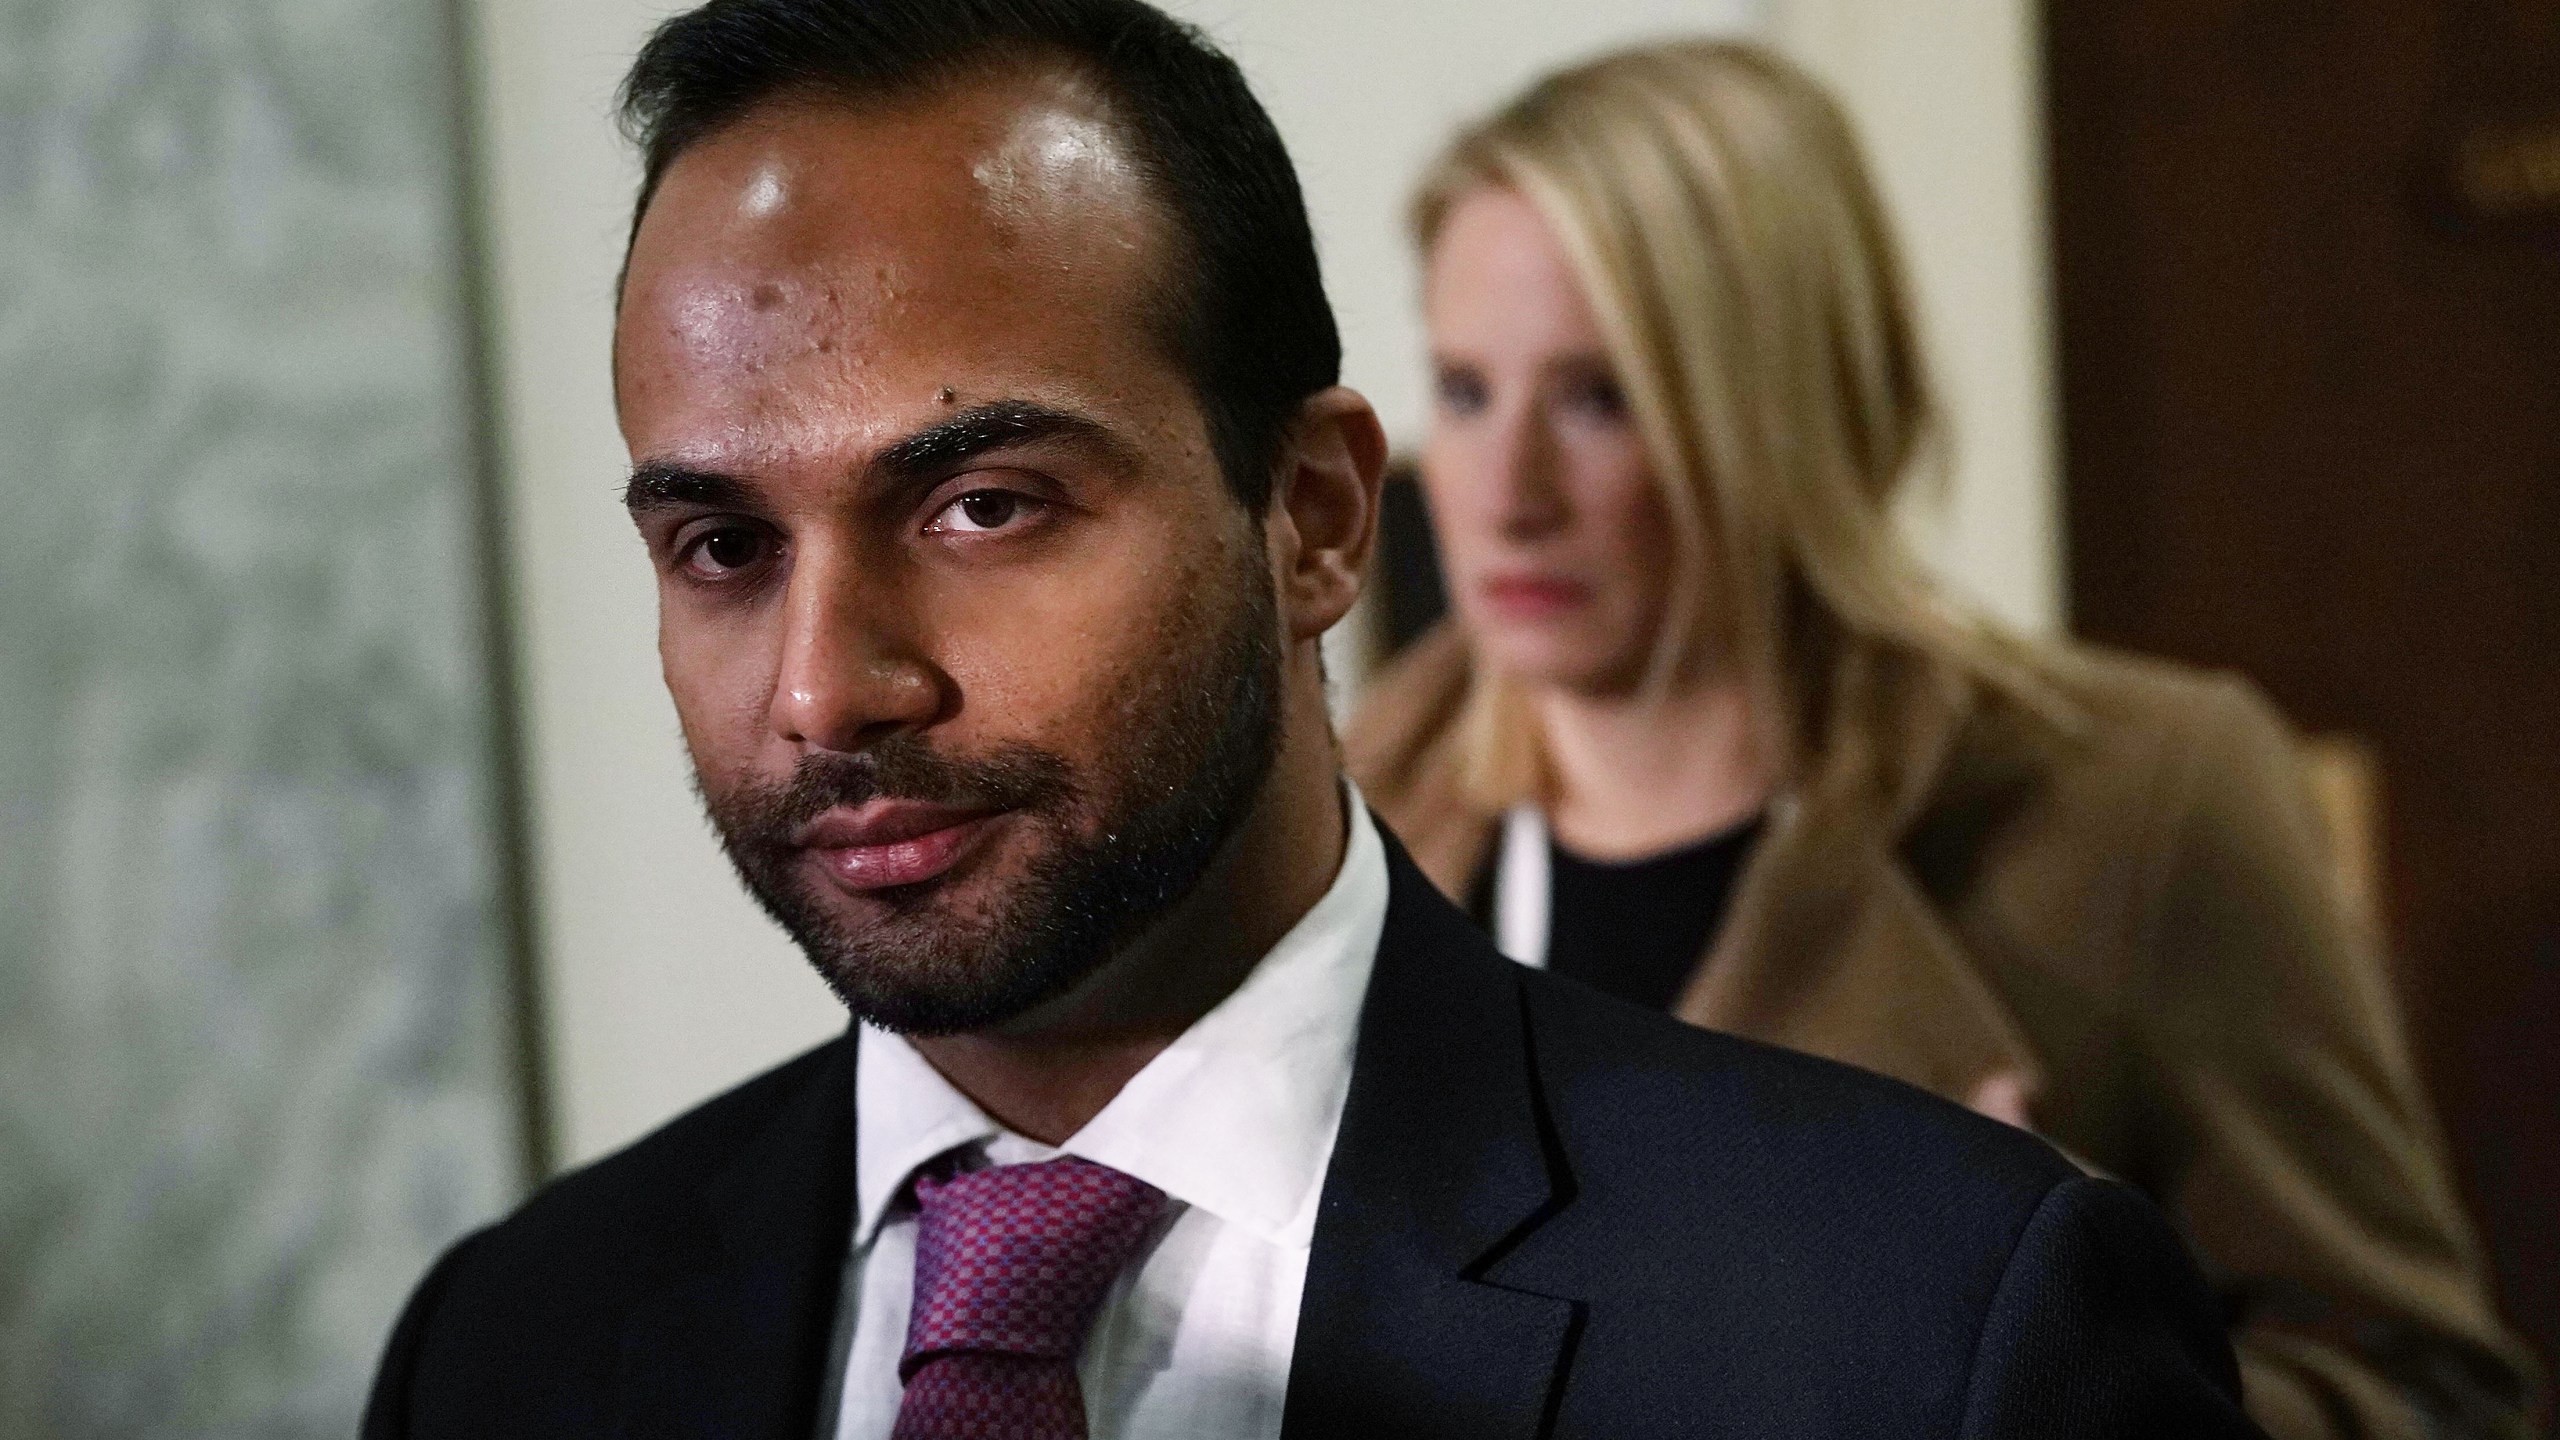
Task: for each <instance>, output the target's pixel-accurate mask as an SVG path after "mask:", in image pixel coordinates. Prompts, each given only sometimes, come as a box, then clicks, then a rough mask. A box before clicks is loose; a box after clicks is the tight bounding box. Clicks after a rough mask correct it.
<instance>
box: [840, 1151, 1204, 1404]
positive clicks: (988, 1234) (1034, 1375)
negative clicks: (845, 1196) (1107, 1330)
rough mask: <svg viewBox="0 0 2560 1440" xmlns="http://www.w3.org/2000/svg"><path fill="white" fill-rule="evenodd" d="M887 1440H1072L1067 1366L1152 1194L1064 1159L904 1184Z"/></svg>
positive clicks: (1072, 1378) (1072, 1395) (1158, 1197)
mask: <svg viewBox="0 0 2560 1440" xmlns="http://www.w3.org/2000/svg"><path fill="white" fill-rule="evenodd" d="M916 1205H917V1207H918V1209H919V1211H920V1212H921V1213H920V1214H919V1215H918V1217H917V1227H916V1283H915V1308H914V1311H913V1313H912V1314H911V1315H910V1316H909V1318H908V1321H907V1352H906V1356H905V1358H904V1359H901V1360H900V1361H899V1362H898V1376H899V1378H900V1379H903V1380H904V1381H906V1382H907V1393H906V1398H905V1399H904V1400H902V1401H900V1402H899V1405H898V1424H897V1428H895V1429H894V1430H892V1431H890V1440H1085V1428H1084V1390H1083V1388H1082V1387H1081V1386H1079V1385H1077V1383H1076V1355H1077V1352H1079V1351H1081V1350H1083V1349H1084V1338H1085V1332H1086V1331H1087V1330H1090V1329H1091V1328H1093V1317H1094V1315H1095V1313H1096V1312H1098V1311H1099V1310H1101V1308H1102V1297H1103V1294H1104V1292H1106V1291H1108V1290H1109V1289H1110V1288H1111V1281H1112V1279H1113V1277H1115V1276H1117V1275H1118V1274H1119V1273H1120V1271H1121V1268H1122V1267H1123V1266H1125V1265H1127V1264H1128V1263H1129V1259H1130V1257H1131V1256H1132V1255H1134V1254H1136V1253H1137V1249H1138V1243H1139V1241H1141V1240H1143V1239H1145V1238H1146V1234H1147V1231H1148V1229H1149V1227H1151V1226H1152V1225H1154V1223H1155V1221H1156V1217H1157V1216H1159V1215H1161V1214H1163V1213H1164V1206H1165V1197H1164V1192H1163V1191H1161V1190H1158V1189H1157V1188H1156V1187H1154V1186H1153V1185H1150V1184H1148V1183H1146V1182H1145V1181H1143V1180H1139V1179H1137V1178H1135V1177H1133V1176H1128V1175H1123V1174H1121V1173H1120V1172H1119V1171H1117V1170H1114V1169H1112V1168H1111V1167H1110V1166H1108V1165H1096V1164H1094V1163H1093V1162H1092V1161H1090V1160H1078V1159H1076V1158H1074V1157H1073V1156H1068V1157H1065V1158H1062V1159H1057V1160H1048V1161H1043V1162H1042V1163H1040V1164H1037V1165H999V1166H996V1167H994V1168H992V1169H987V1170H978V1171H973V1172H971V1173H969V1174H966V1175H958V1176H954V1177H952V1178H951V1179H948V1180H942V1181H936V1180H933V1179H930V1178H919V1179H918V1180H917V1181H916Z"/></svg>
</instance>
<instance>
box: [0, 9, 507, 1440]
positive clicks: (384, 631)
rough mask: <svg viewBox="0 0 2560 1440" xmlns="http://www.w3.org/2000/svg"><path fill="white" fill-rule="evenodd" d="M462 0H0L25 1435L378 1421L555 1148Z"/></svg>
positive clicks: (9, 1011)
mask: <svg viewBox="0 0 2560 1440" xmlns="http://www.w3.org/2000/svg"><path fill="white" fill-rule="evenodd" d="M447 4H448V0H5V3H0V1440H19V1437H33V1436H46V1437H64V1440H77V1437H88V1436H159V1435H182V1434H183V1435H189V1436H277V1437H288V1436H290V1437H299V1436H305V1435H309V1436H321V1435H345V1434H347V1433H349V1432H350V1431H351V1429H352V1427H353V1423H354V1418H355V1414H356V1411H357V1408H358V1407H359V1405H360V1404H361V1401H362V1396H363V1390H364V1386H365V1383H366V1381H367V1379H368V1377H369V1374H370V1371H371V1367H372V1363H373V1360H374V1357H375V1355H376V1353H377V1351H378V1348H379V1346H380V1344H381V1341H382V1338H383V1335H384V1332H385V1330H386V1329H387V1327H388V1325H389V1323H390V1320H391V1318H392V1315H393V1312H394V1310H395V1309H396V1307H397V1305H398V1303H399V1301H400V1299H401V1297H402V1296H403V1295H404V1293H405V1292H406V1290H407V1288H408V1287H409V1286H410V1285H411V1284H412V1283H413V1282H414V1281H415V1280H416V1278H417V1276H418V1274H419V1273H420V1271H421V1270H422V1269H423V1268H424V1267H425V1265H426V1264H427V1263H428V1262H429V1261H430V1260H431V1258H432V1257H433V1255H434V1253H435V1252H436V1250H437V1249H438V1248H440V1247H441V1245H442V1244H443V1243H444V1242H446V1241H447V1240H449V1239H450V1238H451V1237H452V1236H454V1235H455V1234H457V1233H458V1232H459V1231H461V1230H462V1229H464V1228H466V1227H467V1226H469V1225H471V1224H473V1223H475V1222H477V1221H479V1220H481V1219H483V1218H486V1217H488V1216H489V1215H491V1214H493V1213H494V1212H496V1211H498V1210H499V1209H502V1208H503V1207H504V1206H505V1204H506V1203H507V1202H508V1201H509V1200H510V1199H511V1198H512V1197H513V1196H514V1195H516V1194H517V1193H518V1192H519V1190H520V1188H521V1186H522V1184H523V1182H524V1179H525V1171H526V1163H527V1162H526V1150H527V1147H526V1143H525V1126H526V1123H527V1122H526V1109H527V1107H526V1104H525V1097H524V1093H523V1090H522V1084H523V1081H522V1074H523V1067H522V1065H521V1059H522V1056H521V1053H520V1051H521V1045H520V1041H519V1033H520V1032H519V1029H518V1027H517V1022H516V1018H515V1013H514V1009H513V1006H514V1003H515V1002H514V999H513V991H514V981H513V976H514V969H515V967H514V963H513V958H512V957H513V954H514V950H515V946H514V942H513V940H512V938H511V937H512V936H513V935H514V933H515V932H516V929H517V927H516V926H515V925H514V924H513V923H512V922H511V920H510V912H511V904H510V901H509V898H508V897H509V894H510V891H509V888H508V887H509V883H510V877H509V875H508V873H507V870H506V859H505V857H506V855H507V846H506V845H505V843H504V840H505V834H506V828H505V826H504V825H503V824H502V818H503V807H502V799H503V794H504V787H503V786H502V785H501V783H500V772H499V770H498V768H497V765H496V763H495V757H496V756H497V755H498V754H499V746H498V745H497V743H496V733H495V730H494V728H493V726H494V721H495V717H496V715H497V712H498V706H497V705H496V704H495V703H494V701H493V698H492V694H493V685H492V677H493V676H494V675H495V674H497V673H498V672H497V670H496V668H495V666H494V664H493V660H492V657H491V655H490V653H489V648H488V645H487V643H486V633H487V631H486V627H485V618H486V614H487V610H486V600H487V597H488V596H489V595H490V594H491V593H492V592H491V587H490V585H489V583H488V579H487V568H486V567H487V564H488V560H489V557H488V556H487V555H486V554H485V553H484V550H483V546H484V542H485V537H484V536H483V534H482V533H481V531H482V528H483V527H482V525H481V522H480V521H479V519H478V518H477V517H478V516H479V515H480V513H481V504H482V495H481V492H480V489H479V487H480V486H481V484H482V475H481V471H482V468H483V467H482V465H481V463H480V461H479V459H478V458H477V456H478V452H479V446H480V432H479V422H478V419H477V417H476V415H475V405H474V402H473V396H474V394H475V381H474V379H473V364H474V357H473V355H472V345H471V337H470V333H469V326H468V324H467V316H468V314H469V311H468V309H467V307H466V300H465V287H464V273H463V271H464V266H463V257H462V255H461V252H460V246H459V237H460V236H461V235H462V234H463V229H462V225H461V223H460V219H459V215H460V210H459V206H460V198H459V197H460V195H461V193H462V191H461V182H460V179H459V177H458V176H457V173H456V159H455V156H456V153H457V150H456V146H455V143H454V139H455V133H456V125H455V118H454V117H455V115H456V114H457V113H458V112H457V109H456V104H457V101H456V97H455V94H454V85H453V78H452V75H453V66H452V58H451V57H452V37H451V34H450V33H449V31H450V15H449V13H448V10H447Z"/></svg>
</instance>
